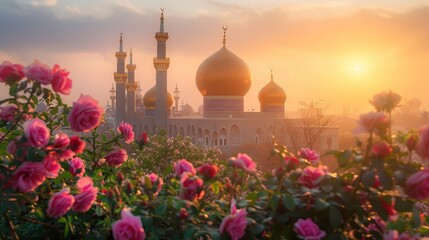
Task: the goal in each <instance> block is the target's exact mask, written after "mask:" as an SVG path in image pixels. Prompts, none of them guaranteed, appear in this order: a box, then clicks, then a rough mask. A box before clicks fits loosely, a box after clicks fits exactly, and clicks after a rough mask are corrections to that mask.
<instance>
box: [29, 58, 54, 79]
mask: <svg viewBox="0 0 429 240" xmlns="http://www.w3.org/2000/svg"><path fill="white" fill-rule="evenodd" d="M24 72H25V74H26V75H27V78H28V79H30V80H33V81H36V82H39V83H41V84H43V85H49V84H51V83H52V80H53V74H52V69H51V68H50V67H48V66H47V65H45V64H43V63H41V62H39V61H38V60H34V62H33V63H32V64H31V65H29V66H27V67H25V68H24Z"/></svg>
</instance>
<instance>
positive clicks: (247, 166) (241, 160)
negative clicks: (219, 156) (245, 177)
mask: <svg viewBox="0 0 429 240" xmlns="http://www.w3.org/2000/svg"><path fill="white" fill-rule="evenodd" d="M231 161H232V165H233V166H234V167H237V168H241V169H243V170H244V171H246V172H249V173H253V172H256V163H255V162H254V161H253V160H252V158H251V157H249V155H247V154H245V153H238V155H237V157H236V158H234V157H232V158H231Z"/></svg>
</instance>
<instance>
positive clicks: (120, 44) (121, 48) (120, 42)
mask: <svg viewBox="0 0 429 240" xmlns="http://www.w3.org/2000/svg"><path fill="white" fill-rule="evenodd" d="M123 34H124V33H123V32H121V33H120V37H119V52H123V47H122V44H123V40H122V35H123Z"/></svg>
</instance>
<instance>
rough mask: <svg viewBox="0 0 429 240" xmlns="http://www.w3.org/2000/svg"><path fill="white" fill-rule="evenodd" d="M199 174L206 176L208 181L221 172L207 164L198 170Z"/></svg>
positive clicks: (214, 166)
mask: <svg viewBox="0 0 429 240" xmlns="http://www.w3.org/2000/svg"><path fill="white" fill-rule="evenodd" d="M197 170H198V173H199V174H201V175H202V176H204V177H205V178H206V179H212V178H214V177H215V176H216V174H217V172H218V171H219V168H218V167H217V166H216V165H214V164H213V165H212V164H209V163H206V164H204V165H202V166H200V167H198V168H197Z"/></svg>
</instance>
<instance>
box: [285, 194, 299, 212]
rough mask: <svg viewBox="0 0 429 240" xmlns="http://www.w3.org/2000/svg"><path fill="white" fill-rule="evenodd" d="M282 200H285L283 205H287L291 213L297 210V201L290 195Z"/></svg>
mask: <svg viewBox="0 0 429 240" xmlns="http://www.w3.org/2000/svg"><path fill="white" fill-rule="evenodd" d="M282 200H283V205H285V206H286V208H287V209H288V210H289V211H293V210H294V209H295V207H296V204H295V200H294V199H293V197H292V196H291V195H289V194H286V195H284V196H283V199H282Z"/></svg>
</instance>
